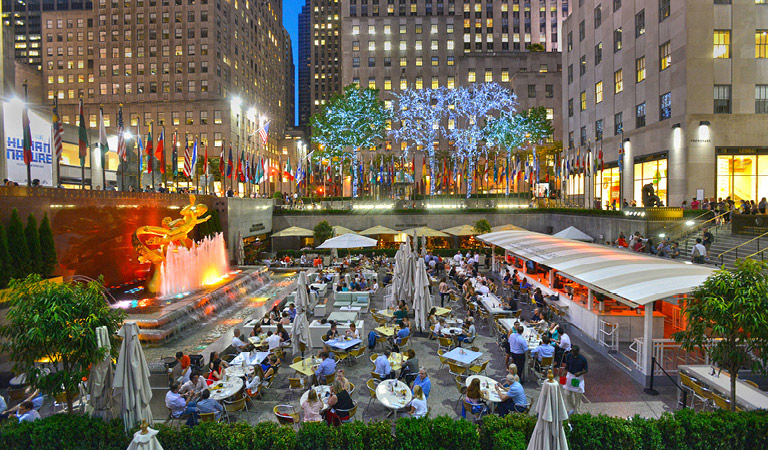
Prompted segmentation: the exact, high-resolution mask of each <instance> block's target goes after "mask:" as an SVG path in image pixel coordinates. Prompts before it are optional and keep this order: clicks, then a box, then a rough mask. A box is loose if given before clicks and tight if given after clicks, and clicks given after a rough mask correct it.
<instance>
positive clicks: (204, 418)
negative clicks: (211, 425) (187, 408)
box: [197, 412, 218, 422]
mask: <svg viewBox="0 0 768 450" xmlns="http://www.w3.org/2000/svg"><path fill="white" fill-rule="evenodd" d="M197 416H198V418H199V419H200V422H218V420H216V413H215V412H212V413H199V414H198V415H197Z"/></svg>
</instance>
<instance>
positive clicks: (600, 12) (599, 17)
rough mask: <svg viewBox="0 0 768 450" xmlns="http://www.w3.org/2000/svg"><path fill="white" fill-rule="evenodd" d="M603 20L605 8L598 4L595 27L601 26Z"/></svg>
mask: <svg viewBox="0 0 768 450" xmlns="http://www.w3.org/2000/svg"><path fill="white" fill-rule="evenodd" d="M602 21H603V10H602V8H601V5H597V8H595V29H598V28H600V23H602Z"/></svg>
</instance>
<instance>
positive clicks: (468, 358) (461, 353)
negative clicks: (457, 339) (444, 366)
mask: <svg viewBox="0 0 768 450" xmlns="http://www.w3.org/2000/svg"><path fill="white" fill-rule="evenodd" d="M481 356H483V354H482V352H473V351H472V350H467V349H466V348H454V349H453V350H451V351H450V352H448V353H443V358H447V359H450V360H452V361H455V362H458V363H460V364H464V365H470V364H472V362H473V361H474V360H476V359H477V358H479V357H481Z"/></svg>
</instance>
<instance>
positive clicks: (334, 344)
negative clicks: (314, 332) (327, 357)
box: [325, 337, 363, 351]
mask: <svg viewBox="0 0 768 450" xmlns="http://www.w3.org/2000/svg"><path fill="white" fill-rule="evenodd" d="M362 342H363V341H362V340H360V339H350V338H346V337H338V338H336V339H330V340H327V341H325V345H327V346H328V347H331V348H335V349H339V350H345V351H346V350H349V349H350V348H352V347H354V346H356V345H360V344H361V343H362Z"/></svg>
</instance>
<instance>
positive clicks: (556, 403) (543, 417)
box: [528, 371, 568, 450]
mask: <svg viewBox="0 0 768 450" xmlns="http://www.w3.org/2000/svg"><path fill="white" fill-rule="evenodd" d="M551 374H552V372H551V371H550V375H549V380H547V381H545V382H544V384H542V386H541V394H539V402H538V404H537V405H536V412H537V413H538V415H539V419H538V420H537V421H536V427H535V428H534V429H533V434H532V435H531V440H530V441H529V442H528V450H568V442H567V441H566V440H565V430H564V429H563V422H564V421H566V420H568V411H567V408H566V407H565V399H563V391H562V388H561V387H560V383H558V382H556V381H554V379H553V377H552V375H551Z"/></svg>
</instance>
